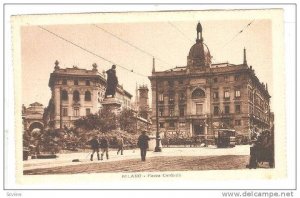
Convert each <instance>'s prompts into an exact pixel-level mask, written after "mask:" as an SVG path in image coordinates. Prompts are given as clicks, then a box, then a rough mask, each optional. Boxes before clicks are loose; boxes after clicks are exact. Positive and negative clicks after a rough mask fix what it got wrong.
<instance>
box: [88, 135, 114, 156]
mask: <svg viewBox="0 0 300 198" xmlns="http://www.w3.org/2000/svg"><path fill="white" fill-rule="evenodd" d="M90 144H91V147H92V154H91V161H93V157H94V154H95V153H97V158H98V160H103V156H104V154H106V159H109V155H108V147H109V141H108V139H107V137H106V136H104V137H102V138H100V139H98V137H97V136H94V137H93V139H92V140H91V141H90ZM99 148H100V149H101V158H100V155H99Z"/></svg>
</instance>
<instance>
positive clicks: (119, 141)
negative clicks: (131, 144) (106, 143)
mask: <svg viewBox="0 0 300 198" xmlns="http://www.w3.org/2000/svg"><path fill="white" fill-rule="evenodd" d="M123 150H124V140H123V137H122V136H121V137H119V138H118V151H117V155H119V152H120V151H121V155H123Z"/></svg>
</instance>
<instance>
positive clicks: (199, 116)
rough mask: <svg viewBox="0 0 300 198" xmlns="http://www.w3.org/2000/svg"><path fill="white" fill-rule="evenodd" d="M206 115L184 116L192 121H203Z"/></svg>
mask: <svg viewBox="0 0 300 198" xmlns="http://www.w3.org/2000/svg"><path fill="white" fill-rule="evenodd" d="M207 117H208V115H207V114H193V115H186V118H187V119H190V120H193V119H205V118H207Z"/></svg>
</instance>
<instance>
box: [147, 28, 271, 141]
mask: <svg viewBox="0 0 300 198" xmlns="http://www.w3.org/2000/svg"><path fill="white" fill-rule="evenodd" d="M243 58H244V61H243V63H242V64H239V65H234V64H229V63H219V64H212V62H211V59H212V56H211V54H210V51H209V48H208V46H207V45H206V44H205V43H204V42H203V36H202V26H201V24H200V23H198V25H197V39H196V43H195V44H194V45H193V46H192V47H191V49H190V51H189V54H188V57H187V66H184V67H175V68H173V69H170V70H166V71H155V63H154V62H153V70H152V75H151V76H149V79H150V81H151V89H152V117H151V119H152V123H153V128H156V123H158V125H159V131H160V133H162V132H164V134H174V133H178V132H181V133H182V134H184V135H185V136H204V137H205V138H208V137H209V136H214V133H215V131H216V129H218V128H234V129H235V130H236V131H237V133H238V134H240V135H243V136H248V137H250V135H251V131H260V130H264V129H269V127H270V114H271V112H270V98H271V96H270V94H269V92H268V87H267V84H264V83H261V82H260V81H259V79H258V78H257V76H256V75H255V72H254V70H253V69H252V66H248V64H247V59H246V49H244V57H243ZM156 107H157V108H156ZM157 111H158V112H157ZM157 118H158V122H156V119H157Z"/></svg>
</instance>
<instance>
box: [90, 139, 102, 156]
mask: <svg viewBox="0 0 300 198" xmlns="http://www.w3.org/2000/svg"><path fill="white" fill-rule="evenodd" d="M90 144H91V147H92V154H91V161H93V155H94V153H95V152H97V158H98V160H100V156H99V142H98V137H97V136H94V137H93V139H92V140H91V141H90Z"/></svg>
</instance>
